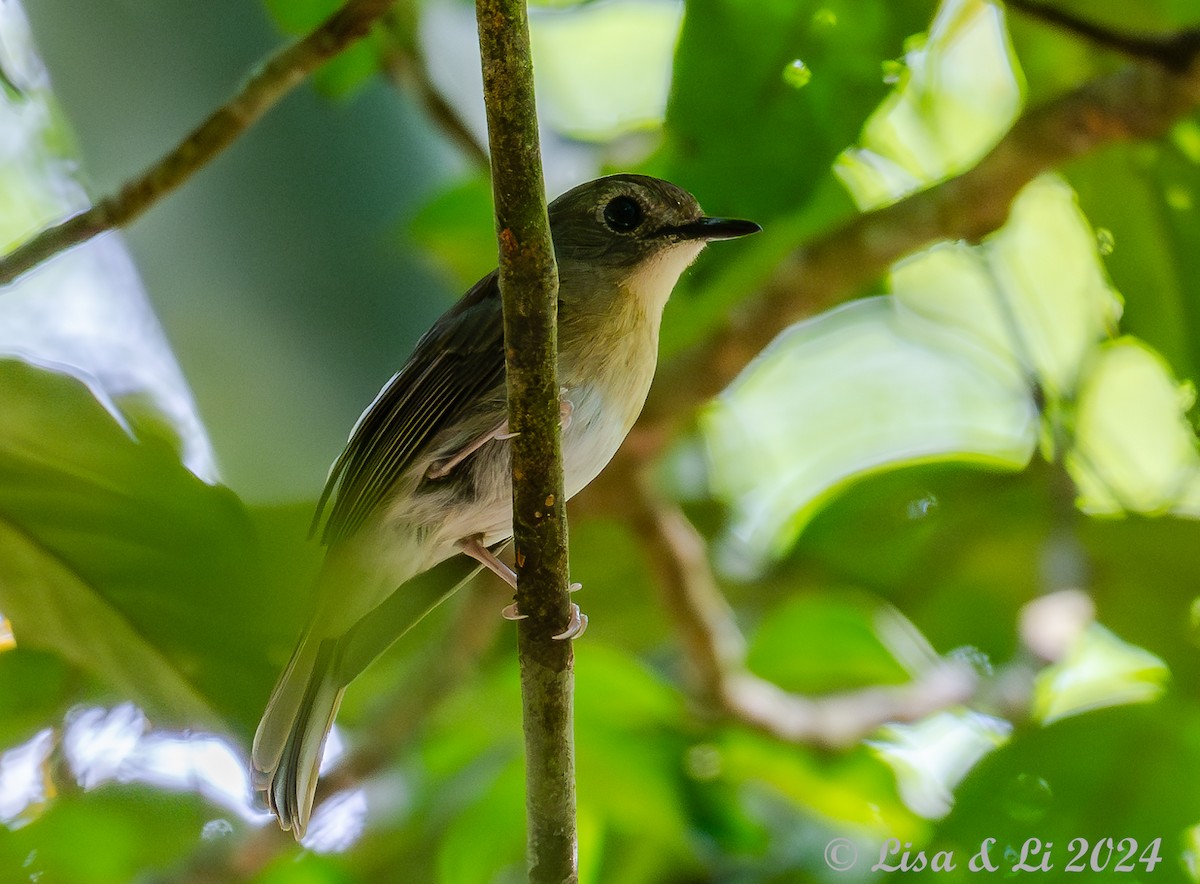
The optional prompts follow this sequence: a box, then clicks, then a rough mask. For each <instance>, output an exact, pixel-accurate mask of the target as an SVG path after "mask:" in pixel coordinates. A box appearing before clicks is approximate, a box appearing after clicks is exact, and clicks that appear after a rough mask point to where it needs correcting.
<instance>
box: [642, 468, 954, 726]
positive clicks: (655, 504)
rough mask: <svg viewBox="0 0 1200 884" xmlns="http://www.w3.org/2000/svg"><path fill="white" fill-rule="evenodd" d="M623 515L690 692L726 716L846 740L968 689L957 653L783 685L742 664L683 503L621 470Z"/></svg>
mask: <svg viewBox="0 0 1200 884" xmlns="http://www.w3.org/2000/svg"><path fill="white" fill-rule="evenodd" d="M630 478H631V479H632V481H633V487H635V488H638V489H639V491H638V492H637V493H634V494H631V495H629V511H628V513H627V517H628V518H629V519H630V522H631V524H632V525H633V527H634V533H635V535H636V536H637V537H638V538H639V540H640V542H641V545H642V549H643V551H644V553H645V555H646V557H647V559H648V560H649V562H650V567H651V570H652V571H653V573H654V575H655V577H656V579H657V583H658V585H659V587H660V589H661V590H662V592H663V595H664V598H665V601H666V605H667V608H668V610H669V611H670V613H671V617H672V619H673V620H674V622H675V625H676V627H677V629H678V631H679V633H680V636H681V638H682V640H683V648H684V652H685V654H686V657H687V660H688V662H689V663H690V665H691V668H692V671H693V673H694V675H695V677H696V682H697V688H698V690H699V693H700V695H701V696H702V697H703V698H704V699H705V700H706V701H707V702H708V703H709V704H711V705H712V706H714V707H715V708H716V709H717V710H719V711H720V712H721V713H723V714H724V715H727V716H729V717H730V718H732V719H734V720H736V721H740V722H742V723H743V724H746V725H749V726H750V727H753V728H755V729H756V730H760V731H763V732H764V733H767V734H770V735H771V736H774V737H776V738H778V739H781V740H787V741H789V742H794V743H804V744H815V745H820V746H824V747H828V748H841V747H845V746H850V745H853V744H854V743H856V742H857V741H858V740H860V739H862V738H863V737H864V736H866V735H867V734H869V733H871V732H872V731H874V730H876V729H877V728H878V727H879V726H880V725H882V724H885V723H887V722H897V721H914V720H916V719H918V718H922V717H924V716H926V715H929V714H930V713H931V712H936V711H937V710H939V709H945V708H946V707H948V706H954V705H957V704H960V703H963V702H965V701H966V700H968V699H970V698H971V696H972V695H973V694H974V692H975V689H976V687H977V684H978V679H977V678H976V676H975V673H974V672H973V671H972V670H971V668H970V667H969V666H968V665H966V664H965V663H957V662H946V663H941V664H938V665H935V666H932V667H931V668H930V669H929V670H928V671H926V672H924V673H921V674H920V676H919V677H918V678H917V679H916V680H915V681H913V682H911V683H909V684H906V685H896V686H887V687H873V688H864V689H862V690H857V691H848V692H845V693H840V694H832V695H829V696H825V697H819V698H813V697H803V696H799V695H797V694H791V693H788V692H787V691H784V690H783V689H782V688H780V687H778V686H777V685H775V684H772V683H771V682H769V681H766V680H765V679H762V678H759V677H758V676H756V675H754V674H752V673H751V672H750V671H749V670H748V669H747V667H746V642H745V639H744V638H743V637H742V634H741V631H740V630H739V629H738V626H737V623H736V622H735V621H734V617H733V611H732V610H731V609H730V608H729V605H728V603H727V602H726V601H725V599H724V597H723V596H722V595H721V591H720V589H719V588H718V586H717V581H716V578H715V577H714V575H713V573H712V569H711V568H710V566H709V563H708V553H707V549H706V546H705V543H704V538H703V537H701V536H700V533H699V532H698V531H697V530H696V529H695V527H693V526H692V524H691V523H690V522H689V521H688V520H687V517H686V516H684V514H683V512H682V511H681V510H680V509H679V508H678V507H677V506H675V505H674V504H672V503H669V502H667V501H666V500H664V499H662V498H661V497H659V496H658V495H656V494H655V493H654V492H653V491H651V490H650V489H649V485H648V483H646V482H641V481H638V480H637V477H636V476H635V475H631V476H630Z"/></svg>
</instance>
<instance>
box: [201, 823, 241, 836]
mask: <svg viewBox="0 0 1200 884" xmlns="http://www.w3.org/2000/svg"><path fill="white" fill-rule="evenodd" d="M232 834H233V826H232V825H231V824H230V822H229V820H226V819H215V820H209V821H208V822H207V823H205V824H204V828H203V829H201V830H200V838H201V839H202V840H204V841H217V840H219V839H221V838H224V837H226V836H227V835H232Z"/></svg>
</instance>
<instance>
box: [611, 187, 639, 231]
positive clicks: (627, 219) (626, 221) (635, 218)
mask: <svg viewBox="0 0 1200 884" xmlns="http://www.w3.org/2000/svg"><path fill="white" fill-rule="evenodd" d="M645 217H646V216H645V213H643V212H642V206H641V203H639V202H638V201H637V200H635V199H634V198H633V197H631V196H616V197H613V198H612V199H611V200H609V203H608V205H607V206H605V207H604V220H605V222H606V223H607V224H608V226H609V227H611V228H612V229H613V230H618V231H621V232H626V231H630V230H633V229H634V228H635V227H637V226H638V225H639V224H641V223H642V219H643V218H645Z"/></svg>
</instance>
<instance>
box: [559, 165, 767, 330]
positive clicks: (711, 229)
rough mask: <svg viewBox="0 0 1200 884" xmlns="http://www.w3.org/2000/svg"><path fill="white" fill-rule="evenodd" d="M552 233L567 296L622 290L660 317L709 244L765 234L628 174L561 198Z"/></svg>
mask: <svg viewBox="0 0 1200 884" xmlns="http://www.w3.org/2000/svg"><path fill="white" fill-rule="evenodd" d="M550 230H551V233H552V235H553V237H554V253H555V256H556V257H557V259H558V264H559V275H560V279H561V280H562V282H563V287H564V290H565V291H564V292H563V295H564V296H566V297H570V296H572V295H584V296H587V295H588V294H590V293H595V294H597V295H600V294H601V293H603V292H616V291H623V292H627V293H629V294H632V295H633V296H635V297H637V298H638V299H639V300H643V301H644V302H645V305H646V306H647V307H651V306H653V307H655V308H657V309H658V310H661V309H662V306H663V305H664V304H665V303H666V300H667V298H668V296H669V295H670V294H671V289H673V288H674V287H675V283H676V282H677V281H678V280H679V275H680V274H681V273H683V271H684V269H686V268H687V266H688V265H689V264H691V263H692V261H694V260H695V259H696V256H697V255H699V254H700V252H701V250H702V249H703V248H704V246H705V245H707V244H708V243H709V242H711V241H712V240H716V239H734V238H735V237H739V236H746V235H747V234H751V233H757V232H758V231H759V230H761V228H760V227H759V226H758V225H757V224H755V223H754V222H753V221H737V220H732V219H728V218H709V217H707V216H705V214H704V212H703V211H701V209H700V204H699V203H697V202H696V198H695V197H693V196H692V195H691V194H690V193H688V192H687V191H686V190H683V189H682V188H680V187H676V186H675V185H674V184H671V183H670V182H668V181H663V180H662V179H659V178H651V177H649V176H646V175H628V174H626V175H610V176H608V177H606V178H598V179H596V180H595V181H589V182H587V183H585V184H580V185H579V186H578V187H575V188H572V189H571V190H568V191H567V192H566V193H564V194H562V196H560V197H558V198H557V199H556V200H554V202H552V203H551V204H550Z"/></svg>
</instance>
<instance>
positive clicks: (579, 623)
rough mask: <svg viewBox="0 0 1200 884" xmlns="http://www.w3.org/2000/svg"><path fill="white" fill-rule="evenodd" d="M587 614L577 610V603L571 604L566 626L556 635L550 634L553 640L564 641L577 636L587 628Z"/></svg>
mask: <svg viewBox="0 0 1200 884" xmlns="http://www.w3.org/2000/svg"><path fill="white" fill-rule="evenodd" d="M587 625H588V616H587V614H584V613H583V612H582V611H580V610H579V605H576V604H572V605H571V619H570V621H569V622H568V623H567V628H566V629H564V630H563V631H562V632H560V633H559V634H558V635H552V636H550V637H551V638H552V639H554V640H555V641H566V640H567V639H576V638H579V637H580V636H581V635H583V633H584V632H585V631H586V630H587Z"/></svg>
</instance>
